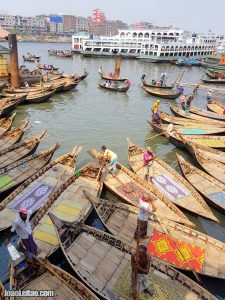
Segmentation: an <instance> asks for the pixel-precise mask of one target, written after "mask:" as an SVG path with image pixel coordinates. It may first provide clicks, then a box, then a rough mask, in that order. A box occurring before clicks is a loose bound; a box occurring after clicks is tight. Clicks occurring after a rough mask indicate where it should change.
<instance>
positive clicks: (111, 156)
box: [102, 146, 118, 172]
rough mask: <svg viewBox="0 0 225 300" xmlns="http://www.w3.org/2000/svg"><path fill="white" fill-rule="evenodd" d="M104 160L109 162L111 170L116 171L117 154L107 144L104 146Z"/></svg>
mask: <svg viewBox="0 0 225 300" xmlns="http://www.w3.org/2000/svg"><path fill="white" fill-rule="evenodd" d="M102 151H103V152H104V154H103V160H105V162H108V163H109V171H112V172H116V170H117V169H116V165H117V164H118V158H117V154H116V153H114V152H113V151H111V150H109V149H108V148H107V147H106V146H102Z"/></svg>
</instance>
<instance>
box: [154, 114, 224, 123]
mask: <svg viewBox="0 0 225 300" xmlns="http://www.w3.org/2000/svg"><path fill="white" fill-rule="evenodd" d="M159 116H160V119H161V122H162V123H164V124H168V123H173V124H177V125H181V126H185V127H186V126H190V127H193V126H194V127H202V126H203V125H206V126H207V127H208V126H212V127H224V122H219V121H218V122H216V121H213V120H211V119H208V120H193V119H187V118H183V117H174V116H171V115H168V114H167V113H165V112H162V111H161V112H160V113H159ZM212 121H213V124H212ZM214 122H216V124H215V123H214Z"/></svg>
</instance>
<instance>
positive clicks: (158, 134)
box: [145, 132, 164, 141]
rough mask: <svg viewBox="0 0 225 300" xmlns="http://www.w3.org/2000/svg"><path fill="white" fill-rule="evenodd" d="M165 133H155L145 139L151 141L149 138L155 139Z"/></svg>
mask: <svg viewBox="0 0 225 300" xmlns="http://www.w3.org/2000/svg"><path fill="white" fill-rule="evenodd" d="M163 134H164V133H163V132H161V133H159V134H156V135H153V136H151V137H149V138H147V139H146V140H145V141H149V140H151V139H154V138H155V137H157V136H160V135H163Z"/></svg>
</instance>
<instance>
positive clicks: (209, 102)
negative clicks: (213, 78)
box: [206, 90, 212, 104]
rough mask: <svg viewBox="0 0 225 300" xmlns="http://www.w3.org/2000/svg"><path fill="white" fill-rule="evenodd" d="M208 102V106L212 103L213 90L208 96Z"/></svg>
mask: <svg viewBox="0 0 225 300" xmlns="http://www.w3.org/2000/svg"><path fill="white" fill-rule="evenodd" d="M206 100H207V102H208V104H211V103H212V90H209V91H208V93H207V96H206Z"/></svg>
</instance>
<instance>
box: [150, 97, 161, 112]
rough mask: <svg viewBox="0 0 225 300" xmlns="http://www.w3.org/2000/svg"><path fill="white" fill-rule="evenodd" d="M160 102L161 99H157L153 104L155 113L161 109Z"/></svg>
mask: <svg viewBox="0 0 225 300" xmlns="http://www.w3.org/2000/svg"><path fill="white" fill-rule="evenodd" d="M159 104H160V100H157V101H156V102H155V103H154V104H153V107H152V110H153V114H156V113H158V111H159Z"/></svg>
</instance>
